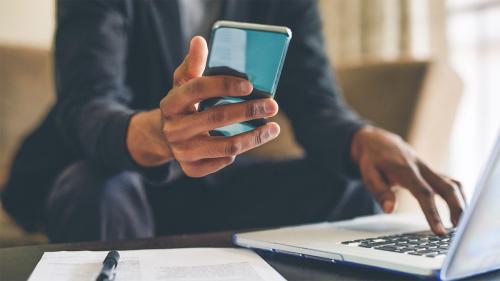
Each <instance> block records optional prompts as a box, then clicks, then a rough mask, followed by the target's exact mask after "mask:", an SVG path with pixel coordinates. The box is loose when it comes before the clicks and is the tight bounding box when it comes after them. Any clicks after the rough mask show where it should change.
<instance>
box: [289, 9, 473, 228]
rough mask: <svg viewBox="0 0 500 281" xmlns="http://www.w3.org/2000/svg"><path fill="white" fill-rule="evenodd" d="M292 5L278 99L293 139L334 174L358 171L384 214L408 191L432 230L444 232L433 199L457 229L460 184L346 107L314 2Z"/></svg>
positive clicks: (460, 197) (460, 199) (461, 204)
mask: <svg viewBox="0 0 500 281" xmlns="http://www.w3.org/2000/svg"><path fill="white" fill-rule="evenodd" d="M296 3H297V5H295V6H294V7H293V9H291V10H290V12H291V14H290V15H288V16H289V18H290V19H293V20H292V22H291V23H290V25H291V26H292V28H293V30H294V32H295V35H296V36H295V39H294V40H295V42H294V43H292V45H291V47H292V48H291V54H290V61H289V62H288V69H287V71H288V72H287V73H286V74H285V75H286V76H288V77H287V80H286V83H285V87H283V88H282V90H284V91H285V93H283V94H280V96H281V97H284V98H283V99H282V105H283V107H284V108H285V110H287V109H288V113H289V114H290V116H291V118H292V122H293V123H297V124H294V128H295V130H296V134H297V139H298V140H299V142H300V143H301V144H302V145H303V146H304V147H305V149H306V151H307V152H308V153H309V154H311V156H312V157H314V158H317V159H320V161H321V163H322V164H323V166H324V167H326V168H327V169H332V168H333V170H332V171H334V172H337V173H338V172H341V173H342V172H343V173H346V172H349V171H354V170H358V171H359V172H360V174H358V175H360V176H361V178H362V179H363V182H364V184H365V186H366V188H367V189H368V190H369V191H370V192H371V193H372V194H373V196H374V198H375V199H376V200H377V201H378V202H379V204H380V205H381V206H382V208H383V209H384V211H386V212H392V211H393V210H394V208H395V204H396V202H395V200H396V198H395V195H394V191H393V189H392V187H394V186H402V187H404V188H406V189H408V190H409V191H410V192H411V193H412V194H413V196H415V198H416V199H417V200H418V202H419V204H420V206H421V208H422V211H423V212H424V214H425V216H426V218H427V221H428V223H429V225H430V226H431V229H432V230H433V231H434V232H435V233H436V234H444V233H445V232H446V230H445V229H444V226H443V224H442V221H441V218H440V216H439V213H438V211H437V208H436V203H435V195H439V196H441V197H442V198H443V199H444V200H445V201H446V203H447V204H448V206H449V208H450V217H451V221H452V223H453V224H454V225H457V223H458V221H459V218H460V216H461V214H462V212H463V208H464V201H465V199H464V196H463V192H462V191H461V186H460V184H459V183H458V182H456V181H453V180H451V179H449V178H448V177H446V176H442V175H439V174H437V173H436V172H434V171H433V170H432V169H430V168H429V166H428V165H426V164H425V163H424V162H423V161H422V160H421V159H419V158H418V157H417V155H416V154H415V152H414V151H413V149H411V147H410V146H409V145H408V144H406V143H405V142H404V141H403V140H402V139H401V138H400V137H398V136H396V135H394V134H392V133H390V132H387V131H385V130H383V129H379V128H375V127H371V126H367V125H365V124H363V122H362V121H360V119H359V118H357V117H356V115H354V114H353V113H352V112H351V111H350V110H349V109H348V108H347V106H346V105H345V103H344V102H343V101H342V99H341V97H340V96H339V93H338V90H337V89H336V88H335V86H334V83H333V79H332V78H331V77H333V76H331V72H330V70H329V65H328V60H327V58H326V55H325V53H324V50H323V49H324V46H323V40H322V35H321V23H320V20H319V18H320V17H319V13H318V11H317V5H316V2H315V1H297V2H296ZM353 167H356V168H355V169H354V168H353ZM351 175H353V173H351Z"/></svg>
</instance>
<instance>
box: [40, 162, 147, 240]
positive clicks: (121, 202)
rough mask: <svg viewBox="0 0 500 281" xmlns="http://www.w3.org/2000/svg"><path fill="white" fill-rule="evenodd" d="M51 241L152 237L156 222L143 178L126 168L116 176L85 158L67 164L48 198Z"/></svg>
mask: <svg viewBox="0 0 500 281" xmlns="http://www.w3.org/2000/svg"><path fill="white" fill-rule="evenodd" d="M47 218H48V222H47V232H48V235H49V239H50V240H51V242H70V241H88V240H117V239H131V238H140V237H151V236H153V234H154V222H153V220H152V214H151V210H150V207H149V203H148V202H147V197H146V194H145V191H144V187H143V184H142V180H141V178H140V176H139V175H138V174H135V173H132V172H122V173H119V174H117V175H114V176H112V177H109V176H106V175H103V174H101V173H100V172H99V171H97V169H94V168H93V167H91V165H89V164H88V163H85V162H77V163H75V164H73V165H71V166H69V167H68V168H66V169H65V170H64V171H63V172H62V174H61V175H60V176H59V178H58V179H57V180H56V182H55V184H54V186H53V188H52V190H51V192H50V194H49V197H48V201H47Z"/></svg>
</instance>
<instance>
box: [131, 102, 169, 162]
mask: <svg viewBox="0 0 500 281" xmlns="http://www.w3.org/2000/svg"><path fill="white" fill-rule="evenodd" d="M127 148H128V150H129V153H130V156H131V157H132V159H133V160H134V161H135V162H136V163H137V164H139V165H140V166H143V167H154V166H159V165H162V164H165V163H167V162H169V161H171V160H172V159H173V157H172V153H171V152H170V149H169V147H168V145H167V142H166V141H165V138H164V136H163V134H162V130H161V112H160V110H159V109H155V110H152V111H144V112H139V113H137V114H135V115H134V116H132V118H131V119H130V123H129V128H128V132H127Z"/></svg>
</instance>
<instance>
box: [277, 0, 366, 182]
mask: <svg viewBox="0 0 500 281" xmlns="http://www.w3.org/2000/svg"><path fill="white" fill-rule="evenodd" d="M284 2H288V1H284ZM294 3H295V5H290V3H284V5H285V6H287V7H288V8H284V9H281V10H282V11H288V13H287V14H286V19H285V22H284V24H286V25H288V26H290V27H291V29H292V31H293V38H292V41H291V42H290V48H289V52H288V55H287V58H286V61H285V66H284V69H283V74H282V76H281V81H280V85H279V88H278V93H277V96H276V97H277V100H278V103H279V105H280V107H281V108H282V109H283V110H284V111H285V112H286V113H287V115H288V116H289V117H290V119H291V121H292V125H293V129H294V131H295V136H296V139H297V140H298V142H299V143H300V144H301V145H302V146H303V147H304V149H305V150H306V152H307V154H308V155H309V156H310V157H311V158H313V159H315V160H317V161H319V162H320V164H321V166H322V167H324V168H326V169H328V171H331V172H334V173H343V174H344V175H348V176H350V177H351V178H359V170H358V168H357V165H355V163H354V162H353V161H352V160H351V158H350V155H349V150H350V145H351V141H352V137H353V135H354V133H355V132H356V131H357V130H358V129H359V128H361V127H363V126H364V125H365V122H364V121H363V120H361V119H360V118H359V117H358V116H357V115H356V114H355V113H354V112H353V111H351V110H350V108H349V107H348V106H347V105H346V103H345V102H344V100H343V98H342V96H341V93H340V89H339V88H338V87H337V85H336V83H335V78H334V76H333V73H332V71H331V67H330V64H329V61H328V58H327V55H326V53H325V51H324V42H323V37H322V34H321V21H320V17H319V14H318V11H317V7H316V4H315V1H296V2H294ZM305 105H307V106H305Z"/></svg>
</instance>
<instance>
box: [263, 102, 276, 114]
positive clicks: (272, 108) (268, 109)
mask: <svg viewBox="0 0 500 281" xmlns="http://www.w3.org/2000/svg"><path fill="white" fill-rule="evenodd" d="M274 112H276V105H275V103H274V102H273V101H270V100H269V101H266V102H265V103H264V113H274Z"/></svg>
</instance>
